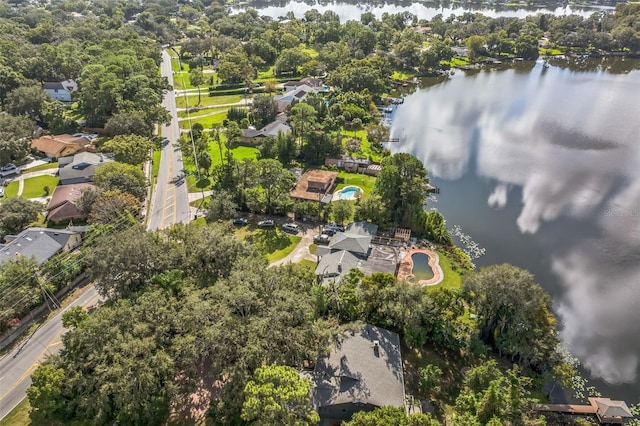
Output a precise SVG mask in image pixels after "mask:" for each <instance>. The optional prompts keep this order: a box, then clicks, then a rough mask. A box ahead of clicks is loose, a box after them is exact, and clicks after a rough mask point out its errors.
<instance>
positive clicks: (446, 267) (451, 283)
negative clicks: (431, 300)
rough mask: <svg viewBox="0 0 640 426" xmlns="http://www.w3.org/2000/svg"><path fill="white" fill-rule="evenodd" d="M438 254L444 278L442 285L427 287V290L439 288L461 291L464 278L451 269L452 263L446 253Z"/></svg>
mask: <svg viewBox="0 0 640 426" xmlns="http://www.w3.org/2000/svg"><path fill="white" fill-rule="evenodd" d="M437 252H438V257H439V258H440V262H439V263H440V268H442V273H443V275H444V278H443V280H442V282H440V284H437V285H431V286H427V290H436V289H439V288H450V289H460V287H461V286H462V276H461V275H460V274H459V273H457V272H456V271H454V270H453V269H452V268H451V261H450V260H449V258H447V254H446V253H445V252H444V251H442V250H437Z"/></svg>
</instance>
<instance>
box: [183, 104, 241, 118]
mask: <svg viewBox="0 0 640 426" xmlns="http://www.w3.org/2000/svg"><path fill="white" fill-rule="evenodd" d="M189 109H190V110H191V111H190V112H189V117H191V118H192V119H193V118H198V117H200V116H203V115H208V114H213V113H216V112H220V111H228V110H229V107H212V108H202V109H198V110H195V109H194V108H189ZM178 118H187V111H179V112H178Z"/></svg>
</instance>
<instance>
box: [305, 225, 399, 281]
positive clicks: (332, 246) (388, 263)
mask: <svg viewBox="0 0 640 426" xmlns="http://www.w3.org/2000/svg"><path fill="white" fill-rule="evenodd" d="M377 231H378V226H377V225H376V224H374V223H370V222H353V223H350V224H349V225H348V226H347V229H345V232H337V233H336V234H335V235H334V236H333V237H331V240H330V241H329V244H328V245H326V246H318V248H316V256H318V265H317V266H316V270H315V272H316V276H317V277H318V280H319V281H320V283H321V284H323V285H330V284H331V283H338V282H340V280H341V279H342V277H343V276H345V275H347V274H348V273H349V271H351V269H353V268H356V269H359V270H360V271H362V273H363V274H365V275H370V274H373V273H375V272H384V273H388V274H393V275H395V274H396V270H397V267H398V262H399V261H400V249H399V248H398V247H397V246H392V245H386V244H376V243H375V242H374V241H375V240H376V234H377ZM346 253H348V254H349V255H347V254H346ZM331 262H335V263H336V266H334V267H326V265H328V264H330V263H331ZM338 265H339V267H338Z"/></svg>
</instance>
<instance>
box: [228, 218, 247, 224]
mask: <svg viewBox="0 0 640 426" xmlns="http://www.w3.org/2000/svg"><path fill="white" fill-rule="evenodd" d="M231 222H232V223H233V224H234V225H239V226H244V225H246V224H247V223H249V221H248V220H247V218H246V217H237V218H235V219H233V220H232V221H231Z"/></svg>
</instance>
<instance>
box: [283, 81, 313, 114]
mask: <svg viewBox="0 0 640 426" xmlns="http://www.w3.org/2000/svg"><path fill="white" fill-rule="evenodd" d="M309 93H318V89H317V88H315V87H310V86H307V85H306V84H303V85H301V86H298V87H296V88H294V89H293V90H289V91H288V92H285V93H284V94H282V95H276V96H274V97H273V99H274V100H275V101H276V104H277V106H278V112H283V111H285V110H286V109H287V107H288V106H289V105H291V103H292V102H293V101H297V102H302V101H304V100H305V99H307V95H308V94H309Z"/></svg>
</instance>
